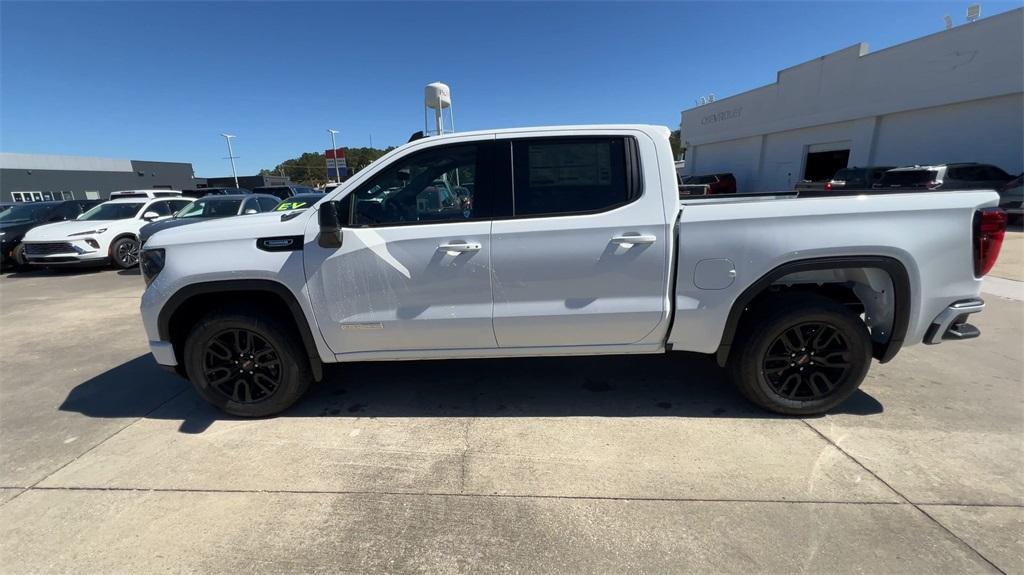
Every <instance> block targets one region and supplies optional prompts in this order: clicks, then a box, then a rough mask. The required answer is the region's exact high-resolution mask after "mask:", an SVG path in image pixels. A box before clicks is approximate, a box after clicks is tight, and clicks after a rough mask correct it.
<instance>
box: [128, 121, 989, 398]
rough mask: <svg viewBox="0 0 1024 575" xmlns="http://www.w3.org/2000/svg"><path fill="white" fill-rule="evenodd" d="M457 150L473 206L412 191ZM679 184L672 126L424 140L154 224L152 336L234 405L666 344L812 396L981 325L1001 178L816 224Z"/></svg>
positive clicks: (450, 172)
mask: <svg viewBox="0 0 1024 575" xmlns="http://www.w3.org/2000/svg"><path fill="white" fill-rule="evenodd" d="M478 159H481V160H484V161H480V162H478ZM552 166H571V169H553V168H552ZM455 174H460V175H461V176H462V178H461V181H462V182H464V183H466V184H470V183H473V182H474V181H475V179H480V180H481V181H485V182H488V185H486V186H479V187H476V186H474V187H473V188H472V189H473V198H472V203H471V206H472V207H471V208H470V209H469V210H468V211H462V212H455V211H452V212H448V213H445V214H443V217H441V218H439V217H438V214H437V213H435V212H434V211H432V210H431V209H430V206H427V207H426V208H427V209H423V207H422V206H421V202H420V201H419V197H420V194H421V193H422V192H423V191H424V190H425V189H426V188H428V187H431V186H433V185H434V182H435V181H436V180H437V179H438V178H441V177H447V179H448V180H449V181H450V180H452V179H454V177H453V176H454V175H455ZM410 176H411V177H410ZM676 186H677V184H676V174H675V170H674V168H673V164H672V148H671V145H670V144H669V130H668V129H667V128H664V127H659V126H618V127H615V126H611V127H610V126H588V127H580V128H571V127H570V128H566V127H561V128H558V129H557V130H556V129H551V128H527V129H523V128H517V129H515V130H498V131H486V132H464V133H459V134H457V135H452V136H437V137H430V138H423V139H419V140H415V141H412V142H410V143H407V144H405V145H404V146H402V147H400V148H398V149H397V150H395V151H393V152H392V153H391V154H390V156H389V159H388V160H387V161H384V162H377V163H375V164H373V165H371V166H370V167H368V168H366V169H364V170H363V171H361V172H359V173H358V174H356V175H355V176H354V177H353V179H352V181H350V182H349V183H347V184H346V185H345V186H344V188H342V189H339V190H337V191H335V192H332V193H331V194H328V195H327V196H326V197H325V198H324V199H323V200H321V201H320V202H318V203H317V204H316V205H315V206H313V207H312V208H310V209H306V210H299V211H295V212H291V213H290V214H289V215H291V214H294V215H293V216H292V217H273V215H270V214H264V215H257V216H251V217H246V218H231V219H228V220H225V221H222V222H217V225H215V226H202V227H204V228H205V229H202V230H199V229H194V228H199V227H201V226H194V227H193V226H186V227H184V228H178V229H171V230H166V231H164V232H161V233H160V234H158V235H156V236H154V237H153V238H152V239H151V240H150V242H149V244H147V245H146V249H145V250H143V252H142V263H141V268H142V274H143V277H144V279H145V282H146V284H147V288H146V290H145V292H144V293H143V295H142V303H141V312H142V318H143V324H144V326H145V330H146V333H147V336H148V340H149V347H150V350H151V352H152V354H153V356H154V357H155V358H156V362H157V363H158V364H160V365H163V366H167V367H169V368H173V369H175V370H176V371H177V372H178V373H180V374H183V375H185V376H187V377H188V378H189V379H190V380H191V381H192V383H193V384H194V386H195V388H196V391H197V392H198V393H199V394H200V395H201V396H202V397H204V398H205V399H206V400H207V401H209V402H210V403H212V404H214V405H216V406H217V407H219V408H220V409H223V410H225V411H227V412H229V413H232V414H236V415H242V416H265V415H270V414H274V413H277V412H280V411H281V410H283V409H286V408H287V407H288V406H290V405H291V404H293V403H294V402H295V401H296V400H298V399H299V398H300V397H301V396H302V395H303V394H304V393H305V392H306V390H307V389H308V388H309V386H310V384H311V383H312V382H313V381H318V380H320V379H321V378H322V376H323V364H324V363H336V362H348V361H364V360H405V359H431V358H437V359H441V358H468V357H474V358H479V357H520V356H544V355H553V356H558V355H566V354H571V355H583V354H622V353H632V354H655V353H664V352H666V351H687V352H698V353H705V354H712V355H714V357H715V358H716V360H717V361H718V362H719V364H721V365H724V366H726V367H727V368H728V369H729V373H730V375H731V377H732V379H733V381H734V382H735V383H736V385H737V386H738V387H739V389H740V390H741V391H742V392H743V394H744V395H746V396H747V397H748V398H749V399H751V400H752V401H753V402H754V403H756V404H758V405H760V406H762V407H764V408H766V409H769V410H772V411H776V412H779V413H785V414H797V415H805V414H812V413H821V412H824V411H827V410H829V409H831V408H833V407H835V406H836V405H838V404H840V403H841V402H843V401H844V400H845V399H846V398H847V397H849V396H850V395H851V394H852V393H853V392H854V391H855V390H856V389H857V387H858V386H859V385H860V383H861V381H862V380H863V379H864V377H865V375H866V374H867V371H868V368H869V366H870V363H871V359H872V358H875V359H878V360H879V361H880V362H887V361H889V360H891V359H892V358H893V357H894V356H895V355H896V353H897V352H898V351H899V349H900V348H901V347H903V346H909V345H913V344H918V343H922V342H924V343H931V344H935V343H940V342H943V341H948V340H958V339H969V338H973V337H977V336H978V335H979V331H978V330H977V329H976V328H975V327H974V326H972V325H971V324H969V323H968V321H967V320H968V319H969V316H970V314H973V313H976V312H979V311H981V310H982V309H983V308H984V303H983V302H982V301H981V300H980V299H979V298H978V294H979V291H980V289H981V279H980V278H981V277H982V276H984V275H985V274H986V273H987V272H988V271H989V269H990V268H991V266H992V265H993V264H994V262H995V259H996V256H997V254H998V252H999V246H1000V244H1001V240H1002V234H1003V230H1004V229H1005V216H1004V214H1003V212H1002V210H999V209H998V208H997V207H996V204H997V203H998V201H999V198H998V195H997V194H996V193H995V192H989V191H974V192H971V191H968V192H963V193H958V194H901V195H898V196H896V197H886V198H880V197H878V196H867V197H866V198H865V197H857V196H843V197H836V198H833V199H831V200H830V201H829V205H828V216H829V222H828V225H822V223H821V222H822V220H821V217H820V209H817V208H814V207H813V206H812V207H809V206H808V204H806V203H805V202H816V201H818V200H816V199H804V198H799V197H798V196H793V195H791V194H789V193H782V194H780V195H777V196H772V197H770V198H767V199H769V200H771V201H770V202H768V201H766V198H764V197H760V196H759V197H751V198H749V199H746V198H742V197H716V196H708V197H703V198H691V199H685V200H682V201H680V200H679V199H678V198H677V187H676ZM384 191H388V193H387V194H386V197H385V198H384V199H383V200H381V201H379V202H378V201H372V202H371V201H367V200H368V199H369V198H374V199H376V198H379V197H380V196H381V194H382V193H383V192H384ZM883 200H884V201H883ZM769 203H770V204H771V205H770V206H769V205H768V204H769ZM684 207H685V209H684ZM972 221H974V222H976V223H975V224H972ZM779 230H784V231H785V233H780V232H779ZM866 239H869V240H870V241H865V240H866ZM936 246H941V247H942V258H935V257H934V254H935V247H936Z"/></svg>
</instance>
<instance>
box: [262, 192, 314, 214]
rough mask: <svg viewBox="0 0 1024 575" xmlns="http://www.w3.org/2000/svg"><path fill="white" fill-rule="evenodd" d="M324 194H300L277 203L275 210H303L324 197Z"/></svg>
mask: <svg viewBox="0 0 1024 575" xmlns="http://www.w3.org/2000/svg"><path fill="white" fill-rule="evenodd" d="M323 197H324V195H323V194H299V195H296V196H292V197H290V198H288V199H287V200H285V201H283V202H281V203H280V204H277V206H276V207H275V208H274V211H275V212H287V211H289V210H301V209H305V208H309V207H312V206H313V204H315V203H317V202H319V201H320V200H321V199H323Z"/></svg>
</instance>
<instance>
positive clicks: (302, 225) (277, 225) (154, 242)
mask: <svg viewBox="0 0 1024 575" xmlns="http://www.w3.org/2000/svg"><path fill="white" fill-rule="evenodd" d="M313 213H315V210H306V211H304V212H302V213H300V214H298V215H295V216H293V217H291V218H290V219H287V220H284V221H282V216H283V215H285V214H289V212H267V213H263V214H252V215H248V216H244V217H231V218H217V219H212V220H203V221H200V222H196V223H194V224H189V225H187V226H186V225H181V226H178V227H172V228H170V229H164V230H159V231H157V232H156V233H155V234H153V236H152V237H150V238H149V240H147V241H146V247H147V248H160V247H166V246H174V245H181V244H195V243H205V242H219V241H230V240H244V239H256V238H264V237H273V236H299V235H302V234H303V232H305V230H306V222H307V221H309V218H310V217H311V214H313Z"/></svg>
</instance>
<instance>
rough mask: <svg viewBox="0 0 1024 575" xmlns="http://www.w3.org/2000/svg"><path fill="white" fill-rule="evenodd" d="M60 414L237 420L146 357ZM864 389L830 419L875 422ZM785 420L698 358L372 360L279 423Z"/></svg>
mask: <svg viewBox="0 0 1024 575" xmlns="http://www.w3.org/2000/svg"><path fill="white" fill-rule="evenodd" d="M60 409H61V410H62V411H71V412H77V413H81V414H83V415H86V416H88V417H98V418H132V417H149V418H157V419H169V420H181V422H182V423H181V426H180V428H179V431H181V432H183V433H201V432H203V431H204V430H205V429H206V428H207V427H209V426H210V425H211V424H212V423H213V422H214V421H217V420H221V419H235V418H234V417H232V416H230V415H226V414H224V413H222V412H220V411H218V410H217V409H215V408H213V407H211V406H209V405H207V404H206V403H205V402H204V401H203V400H202V399H200V398H199V396H198V395H197V394H196V393H195V392H194V391H192V389H191V386H190V384H188V383H187V382H185V381H184V380H182V379H181V378H179V377H177V376H175V375H172V374H170V373H167V372H164V371H163V370H161V369H159V368H158V367H157V365H156V364H155V362H154V361H153V359H152V358H151V357H150V356H148V355H145V356H140V357H138V358H135V359H133V360H131V361H129V362H126V363H124V364H122V365H120V366H118V367H116V368H114V369H111V370H110V371H107V372H105V373H103V374H100V375H98V376H96V377H94V378H92V379H90V380H88V381H85V382H84V383H81V384H79V385H78V386H76V387H75V388H74V389H72V391H71V393H69V394H68V396H67V398H65V400H64V402H63V403H62V405H61V406H60ZM882 411H883V407H882V405H881V404H880V403H879V402H878V401H877V400H875V399H874V398H873V397H871V396H870V395H869V394H867V393H866V392H864V391H858V392H857V393H856V394H854V396H853V397H851V398H850V399H849V400H847V401H846V402H845V403H843V404H842V405H841V406H839V407H838V408H836V409H835V410H833V412H832V413H844V414H853V415H873V414H878V413H881V412H882ZM576 416H591V417H593V416H597V417H700V418H702V417H713V418H726V417H735V418H759V419H760V418H779V417H781V416H778V415H775V414H772V413H769V412H766V411H763V410H761V409H758V408H756V407H754V406H753V405H751V404H750V403H749V402H747V401H746V399H744V398H743V397H742V396H741V395H740V394H739V393H738V392H737V391H736V390H735V388H734V387H733V386H732V385H730V384H729V382H728V381H727V378H726V375H725V373H724V371H723V370H721V369H720V368H719V367H718V366H717V365H716V364H715V363H714V361H713V360H712V359H711V358H710V357H707V356H703V355H698V354H683V353H676V354H669V355H664V356H601V357H557V358H522V359H489V360H448V361H403V362H368V363H353V364H344V365H340V366H332V368H331V369H330V370H329V371H328V372H327V376H326V377H325V381H324V382H323V383H321V384H319V385H315V386H314V387H313V388H312V389H311V390H310V393H309V394H307V396H306V397H305V398H304V399H302V400H301V401H300V402H299V403H298V404H297V405H295V406H293V407H292V408H291V409H289V410H287V411H286V412H284V413H282V414H280V415H278V417H576Z"/></svg>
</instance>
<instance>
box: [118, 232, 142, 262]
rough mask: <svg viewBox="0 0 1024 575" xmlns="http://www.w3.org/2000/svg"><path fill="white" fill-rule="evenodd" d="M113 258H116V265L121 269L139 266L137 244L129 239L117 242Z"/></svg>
mask: <svg viewBox="0 0 1024 575" xmlns="http://www.w3.org/2000/svg"><path fill="white" fill-rule="evenodd" d="M114 257H115V258H117V264H118V265H119V266H121V267H122V268H126V269H127V268H131V267H135V266H137V265H139V242H137V241H135V240H133V239H131V238H124V239H121V240H118V242H117V246H115V253H114Z"/></svg>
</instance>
